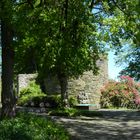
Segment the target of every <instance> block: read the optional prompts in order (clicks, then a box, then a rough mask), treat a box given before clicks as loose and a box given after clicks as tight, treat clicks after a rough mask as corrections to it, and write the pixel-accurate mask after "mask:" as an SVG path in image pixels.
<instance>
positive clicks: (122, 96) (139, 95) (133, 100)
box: [101, 76, 140, 109]
mask: <svg viewBox="0 0 140 140" xmlns="http://www.w3.org/2000/svg"><path fill="white" fill-rule="evenodd" d="M139 89H140V86H139V85H138V84H136V83H135V82H134V81H133V79H132V78H130V77H129V76H122V77H121V82H114V81H112V82H109V83H108V84H107V85H105V87H104V88H103V89H102V90H101V93H102V96H101V107H103V108H111V107H117V108H119V107H122V108H132V109H133V108H139V107H140V92H139Z"/></svg>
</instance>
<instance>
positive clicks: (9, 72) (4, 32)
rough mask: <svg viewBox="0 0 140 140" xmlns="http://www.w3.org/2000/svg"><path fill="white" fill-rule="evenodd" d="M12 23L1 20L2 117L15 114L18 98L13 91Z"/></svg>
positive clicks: (9, 116)
mask: <svg viewBox="0 0 140 140" xmlns="http://www.w3.org/2000/svg"><path fill="white" fill-rule="evenodd" d="M12 39H13V37H12V31H11V27H10V24H9V25H8V24H7V23H5V22H4V21H2V22H1V42H2V93H1V96H2V111H1V118H11V117H13V116H15V107H16V98H15V95H14V92H13V75H14V69H13V66H14V49H13V47H12Z"/></svg>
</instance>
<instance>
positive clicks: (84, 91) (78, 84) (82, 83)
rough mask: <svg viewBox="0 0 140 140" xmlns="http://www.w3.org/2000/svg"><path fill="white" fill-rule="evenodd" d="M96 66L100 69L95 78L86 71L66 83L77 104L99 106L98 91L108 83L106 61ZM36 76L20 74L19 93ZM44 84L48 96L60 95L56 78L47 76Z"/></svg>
mask: <svg viewBox="0 0 140 140" xmlns="http://www.w3.org/2000/svg"><path fill="white" fill-rule="evenodd" d="M97 65H98V66H99V68H100V71H99V74H98V75H97V76H95V75H93V73H92V71H87V72H84V74H83V75H82V76H81V77H79V78H77V79H70V80H69V81H68V92H69V95H73V96H75V98H77V99H78V101H79V103H83V104H85V103H88V104H98V105H99V102H100V89H101V87H102V86H103V85H104V84H105V83H106V82H107V81H108V61H107V60H106V59H101V60H98V62H97ZM36 76H37V74H20V75H19V76H18V84H19V91H20V89H21V88H24V87H26V86H27V85H28V83H29V82H30V80H31V79H34V78H36ZM44 82H45V86H46V87H45V88H46V92H47V93H48V94H53V93H60V85H59V82H58V80H57V78H56V77H52V76H48V78H46V79H45V81H44Z"/></svg>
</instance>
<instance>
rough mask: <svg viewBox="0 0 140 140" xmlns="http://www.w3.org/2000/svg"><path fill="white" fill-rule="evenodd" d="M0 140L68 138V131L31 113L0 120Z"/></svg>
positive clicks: (58, 139) (60, 139) (64, 139)
mask: <svg viewBox="0 0 140 140" xmlns="http://www.w3.org/2000/svg"><path fill="white" fill-rule="evenodd" d="M0 140H69V136H68V133H67V132H66V131H64V129H63V128H61V127H60V126H58V125H57V124H55V123H54V122H52V121H50V120H48V119H45V118H41V117H38V116H35V115H31V114H20V115H18V116H17V117H16V118H13V119H10V120H3V121H1V122H0Z"/></svg>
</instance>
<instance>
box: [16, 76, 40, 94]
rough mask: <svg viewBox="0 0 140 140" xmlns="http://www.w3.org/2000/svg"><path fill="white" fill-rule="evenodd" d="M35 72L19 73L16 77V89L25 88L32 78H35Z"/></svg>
mask: <svg viewBox="0 0 140 140" xmlns="http://www.w3.org/2000/svg"><path fill="white" fill-rule="evenodd" d="M36 77H37V74H19V75H18V77H17V88H18V89H17V91H18V93H19V92H20V90H21V89H23V88H26V87H27V86H28V85H29V83H30V82H31V81H32V80H35V78H36Z"/></svg>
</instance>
